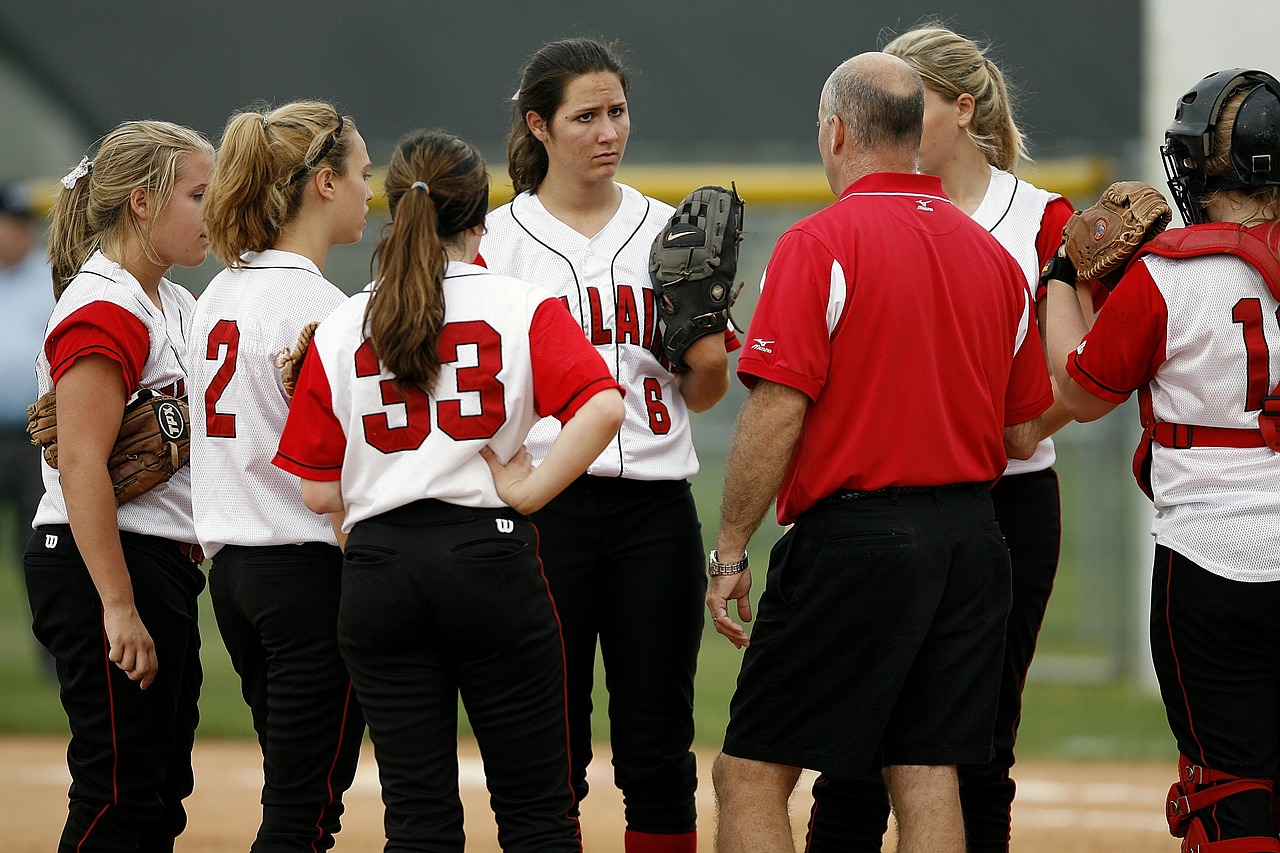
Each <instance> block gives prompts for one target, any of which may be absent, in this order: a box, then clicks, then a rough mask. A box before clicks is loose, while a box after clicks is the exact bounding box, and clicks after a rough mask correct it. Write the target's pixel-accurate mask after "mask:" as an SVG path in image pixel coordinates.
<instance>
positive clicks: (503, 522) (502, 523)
mask: <svg viewBox="0 0 1280 853" xmlns="http://www.w3.org/2000/svg"><path fill="white" fill-rule="evenodd" d="M494 521H496V522H497V523H498V532H499V533H510V532H512V531H513V530H515V529H516V523H515V522H514V521H512V520H511V519H509V518H495V519H494Z"/></svg>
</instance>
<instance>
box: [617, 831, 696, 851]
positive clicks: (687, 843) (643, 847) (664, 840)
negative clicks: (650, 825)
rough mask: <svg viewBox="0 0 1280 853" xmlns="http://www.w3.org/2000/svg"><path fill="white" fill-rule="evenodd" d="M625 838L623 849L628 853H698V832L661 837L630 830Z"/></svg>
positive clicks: (655, 834)
mask: <svg viewBox="0 0 1280 853" xmlns="http://www.w3.org/2000/svg"><path fill="white" fill-rule="evenodd" d="M624 838H625V841H624V844H623V847H624V849H625V850H626V851H627V853H698V833H697V830H694V831H693V832H681V833H678V834H676V835H659V834H658V833H655V832H635V831H633V830H630V829H628V830H627V833H626V836H625V837H624Z"/></svg>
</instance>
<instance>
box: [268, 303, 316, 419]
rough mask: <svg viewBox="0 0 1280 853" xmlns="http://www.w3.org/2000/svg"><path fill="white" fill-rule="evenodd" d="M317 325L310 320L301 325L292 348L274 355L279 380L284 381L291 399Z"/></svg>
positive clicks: (286, 391) (285, 389)
mask: <svg viewBox="0 0 1280 853" xmlns="http://www.w3.org/2000/svg"><path fill="white" fill-rule="evenodd" d="M319 325H320V324H319V323H315V322H312V323H308V324H307V325H305V326H303V327H302V331H300V332H298V342H297V343H295V344H294V345H293V349H291V350H289V351H287V352H282V353H280V355H278V356H276V367H278V368H280V381H281V382H282V383H284V392H285V393H286V394H288V395H289V399H290V400H292V399H293V389H294V388H296V387H297V386H298V375H299V374H300V373H302V360H303V359H305V358H306V357H307V350H309V349H311V337H312V335H314V334H315V333H316V326H319Z"/></svg>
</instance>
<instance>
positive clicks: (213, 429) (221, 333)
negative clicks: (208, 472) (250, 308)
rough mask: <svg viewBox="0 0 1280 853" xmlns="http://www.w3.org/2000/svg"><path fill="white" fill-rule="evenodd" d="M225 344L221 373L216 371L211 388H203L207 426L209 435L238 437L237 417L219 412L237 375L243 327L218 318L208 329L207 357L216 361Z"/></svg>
mask: <svg viewBox="0 0 1280 853" xmlns="http://www.w3.org/2000/svg"><path fill="white" fill-rule="evenodd" d="M224 346H225V347H226V348H227V357H226V358H225V359H223V361H222V366H221V367H219V368H218V372H217V373H215V374H213V379H211V380H209V387H208V388H206V389H205V390H204V427H205V433H206V434H207V435H209V437H210V438H235V437H236V416H235V415H234V414H230V413H223V412H219V411H218V400H219V399H220V398H221V397H222V392H223V391H226V390H227V385H228V384H229V383H230V382H231V377H232V376H234V375H235V372H236V358H237V356H238V355H239V353H240V327H239V326H237V325H236V322H235V320H219V321H218V322H217V323H215V324H214V326H213V328H212V329H211V330H210V331H209V343H208V346H207V348H206V349H205V353H204V357H205V360H206V361H216V360H217V358H218V351H219V350H221V349H222V348H223V347H224Z"/></svg>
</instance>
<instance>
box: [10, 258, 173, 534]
mask: <svg viewBox="0 0 1280 853" xmlns="http://www.w3.org/2000/svg"><path fill="white" fill-rule="evenodd" d="M160 300H161V303H162V304H163V306H164V310H163V311H161V310H160V309H158V308H156V306H155V304H154V303H152V302H151V299H150V298H149V297H148V296H147V294H146V292H145V291H143V289H142V285H141V284H139V283H138V281H137V279H135V278H134V277H133V276H132V275H130V274H129V273H128V272H127V271H126V270H125V269H124V268H123V267H121V266H120V265H118V264H116V263H115V262H113V261H110V260H108V259H107V258H106V256H104V255H103V254H102V253H101V252H95V253H94V254H93V256H92V257H90V258H89V260H87V261H86V262H85V264H84V266H83V267H82V268H81V270H80V272H79V273H78V274H77V275H76V277H75V278H74V279H73V280H72V281H71V283H70V284H69V285H68V286H67V289H66V290H64V291H63V293H62V296H61V297H59V299H58V302H57V304H56V305H55V306H54V309H53V314H52V315H51V316H50V317H49V323H48V325H47V326H46V327H45V347H44V348H43V349H42V350H41V352H40V355H39V357H38V358H37V359H36V379H37V380H38V382H39V386H40V389H39V390H40V393H41V394H44V393H46V392H48V391H50V390H52V389H53V387H54V383H55V378H56V377H60V376H61V375H62V372H63V371H65V370H66V369H67V368H68V367H69V366H70V365H71V364H72V363H74V360H75V352H76V351H77V350H81V349H82V353H81V354H88V353H95V354H107V355H109V356H111V357H113V358H118V356H115V355H113V353H118V352H125V351H129V352H136V355H137V358H136V363H132V362H134V361H135V360H134V359H126V360H127V361H130V362H131V363H129V364H124V365H122V367H123V370H124V374H125V376H126V379H125V384H126V391H127V393H129V394H132V393H133V392H135V391H137V390H138V389H139V388H151V389H154V390H156V391H162V392H164V393H166V394H172V395H174V396H178V397H181V396H183V395H185V394H186V393H187V389H186V380H187V370H186V364H185V361H186V351H187V341H188V340H189V338H190V333H191V320H192V315H193V314H194V311H195V297H193V296H192V295H191V294H190V293H189V292H188V291H187V290H186V289H184V288H182V287H180V286H178V285H176V284H174V283H173V282H171V281H169V280H168V279H165V278H162V279H161V280H160ZM130 317H132V318H134V319H132V320H131V319H130ZM135 321H136V324H135ZM115 330H127V331H128V332H136V334H137V335H138V336H141V335H143V334H145V336H146V340H145V341H144V342H141V343H140V345H139V346H137V347H136V348H135V347H131V346H129V345H128V344H127V343H124V342H119V343H118V345H117V346H115V347H113V348H112V349H111V351H110V352H108V350H107V349H105V348H103V347H102V346H99V345H97V343H96V342H95V341H96V340H97V339H95V338H91V337H89V335H91V334H95V333H97V334H102V333H105V334H107V335H108V336H110V335H111V333H112V332H113V331H115ZM55 335H56V336H59V337H60V338H64V339H65V343H64V348H63V350H62V351H64V352H65V351H71V352H72V353H73V354H72V355H71V356H70V357H67V358H64V359H61V360H60V362H59V363H58V364H57V365H51V364H50V361H49V341H50V338H51V337H54V336H55ZM78 340H85V341H86V345H85V346H84V347H83V348H80V347H78V346H77V343H76V342H77V341H78ZM144 352H145V355H143V353H144ZM130 385H132V386H133V387H128V386H130ZM41 467H42V472H43V475H44V489H45V494H44V497H43V498H42V499H41V501H40V507H39V509H37V510H36V515H35V519H34V520H33V521H32V526H33V527H38V526H40V525H42V524H67V523H68V520H67V507H66V502H65V500H64V499H63V496H62V485H61V482H60V481H59V479H58V472H57V471H55V470H53V469H52V468H50V467H49V466H48V465H43V464H42V466H41ZM116 519H117V522H118V524H119V527H120V529H121V530H123V531H127V532H130V533H141V534H144V535H148V536H162V537H164V538H166V539H173V540H176V541H178V542H195V541H196V535H195V526H194V524H193V522H192V518H191V468H190V466H183V467H182V468H181V469H179V470H178V472H177V473H176V474H174V475H173V477H172V478H171V479H170V480H169V481H168V482H166V483H161V484H160V485H158V486H156V487H155V488H154V489H152V490H151V491H149V492H147V493H146V494H144V495H142V496H140V497H138V498H135V499H133V500H132V501H130V502H129V503H127V504H125V505H123V506H121V507H119V508H118V509H117V510H116Z"/></svg>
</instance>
